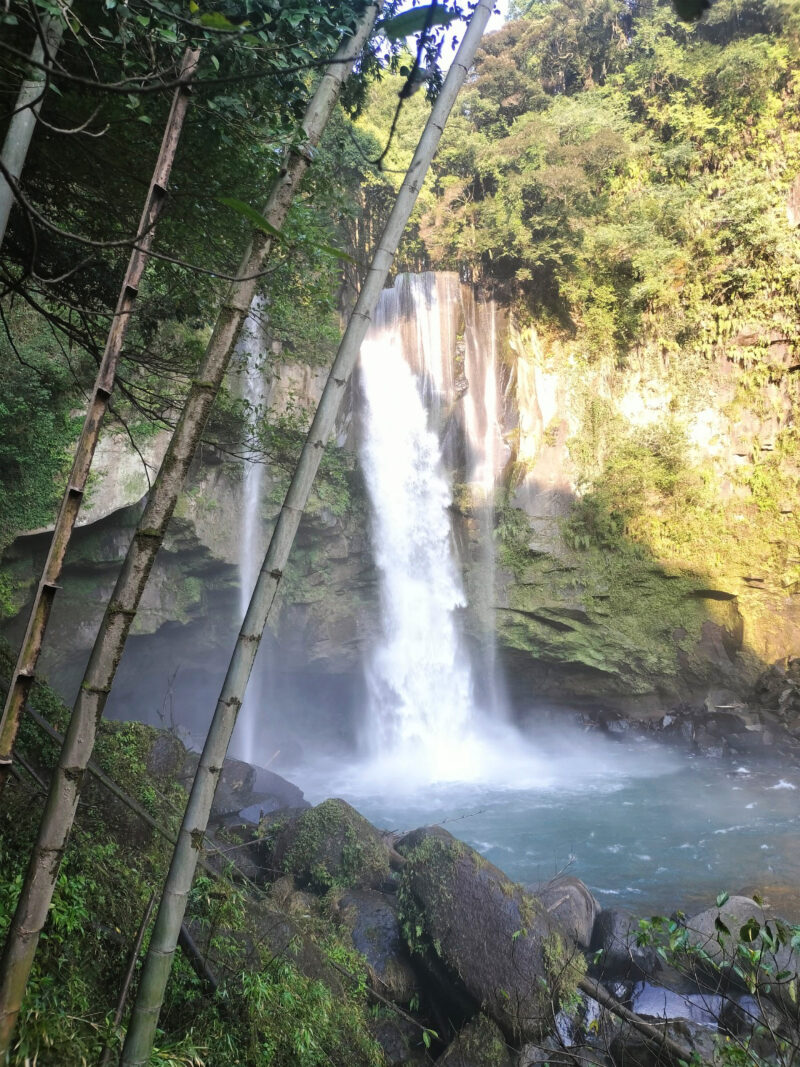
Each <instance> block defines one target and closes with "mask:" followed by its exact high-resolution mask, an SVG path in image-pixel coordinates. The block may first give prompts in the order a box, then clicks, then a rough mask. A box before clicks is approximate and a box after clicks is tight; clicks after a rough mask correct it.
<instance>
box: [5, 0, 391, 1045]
mask: <svg viewBox="0 0 800 1067" xmlns="http://www.w3.org/2000/svg"><path fill="white" fill-rule="evenodd" d="M381 7H382V0H373V2H372V3H370V4H369V5H368V6H367V8H366V9H365V11H364V12H363V14H362V16H361V18H360V19H359V21H358V24H357V26H356V29H355V31H354V32H353V34H352V35H351V36H349V37H347V38H346V40H345V41H344V42H343V43H342V45H341V46H340V48H339V49H338V50H337V52H336V54H335V55H334V56H333V58H332V59H331V61H330V64H329V65H328V68H327V70H326V72H325V74H324V75H323V77H322V78H321V79H320V83H319V85H318V87H317V89H316V92H315V93H314V96H313V97H312V99H311V101H310V103H309V106H308V109H307V110H306V114H305V117H304V119H303V130H304V133H305V135H306V137H305V140H304V142H303V144H302V145H300V146H298V147H295V148H293V149H292V150H290V151H289V153H288V154H287V157H286V159H285V161H284V165H283V167H282V168H281V170H280V172H279V174H278V176H277V178H276V180H275V182H274V184H273V187H272V191H271V193H270V196H269V199H268V201H267V206H266V208H265V210H264V217H265V218H266V220H267V222H268V224H269V226H270V227H271V229H272V231H273V232H274V231H278V230H280V228H281V226H282V225H283V223H284V221H285V219H286V215H287V214H288V211H289V207H290V206H291V203H292V200H293V198H294V194H295V192H296V191H297V189H298V188H299V186H300V182H301V181H302V179H303V177H304V175H305V172H306V170H307V169H308V167H309V166H310V164H311V162H312V159H313V156H314V149H315V148H316V146H317V145H318V144H319V141H320V138H321V137H322V133H323V131H324V129H325V126H326V125H327V122H328V119H329V118H330V116H331V114H332V112H333V109H334V107H335V105H336V101H337V100H338V98H339V94H340V92H341V88H342V85H343V84H344V82H345V80H346V79H347V77H348V76H349V74H350V72H351V71H352V69H353V66H354V64H355V61H356V59H357V58H358V56H359V55H360V54H361V51H362V49H363V47H364V45H365V44H366V43H367V41H368V40H369V37H370V34H371V33H372V28H373V25H374V23H375V19H376V18H377V15H378V12H379V11H380V9H381ZM272 247H273V237H272V236H271V235H270V234H269V233H265V232H263V231H259V232H257V233H256V234H255V235H254V237H253V240H252V242H251V245H250V247H249V249H248V250H247V252H246V253H245V255H244V257H243V259H242V262H241V263H240V266H239V271H238V274H237V278H238V279H240V280H238V281H236V282H234V283H232V285H231V286H230V288H229V290H228V294H227V297H226V299H225V301H224V303H223V306H222V308H221V310H220V312H219V315H218V316H217V321H216V324H215V326H214V330H213V332H212V335H211V339H210V340H209V343H208V346H207V348H206V353H205V358H204V360H203V365H202V367H201V369H200V372H199V374H198V377H197V378H196V379H194V381H193V382H192V384H191V388H190V389H189V394H188V396H187V399H186V402H185V404H184V406H183V409H182V411H181V413H180V415H179V417H178V422H177V425H176V427H175V431H174V433H173V435H172V438H171V440H170V443H169V446H168V448H167V452H166V455H165V456H164V459H163V460H162V463H161V467H160V469H159V472H158V475H157V476H156V480H155V482H154V484H153V488H152V490H151V491H150V494H149V497H148V500H147V504H146V506H145V509H144V512H143V513H142V516H141V518H140V520H139V523H138V526H137V528H136V532H135V533H134V536H133V541H132V543H131V545H130V546H129V548H128V552H127V555H126V557H125V560H124V562H123V565H122V569H121V571H120V574H119V577H118V578H117V582H116V585H115V586H114V592H113V593H112V595H111V600H110V601H109V604H108V606H107V608H106V611H105V614H104V616H103V620H102V622H101V624H100V630H99V631H98V634H97V637H96V639H95V643H94V646H93V648H92V652H91V655H90V658H89V663H88V665H87V667H86V671H85V673H84V677H83V682H82V683H81V687H80V690H79V692H78V696H77V698H76V701H75V705H74V707H73V710H72V716H71V718H70V722H69V726H68V728H67V733H66V738H65V741H64V745H63V747H62V750H61V754H60V756H59V761H58V766H57V767H56V770H55V772H54V774H53V776H52V779H51V783H50V792H49V794H48V798H47V803H46V805H45V810H44V814H43V816H42V821H41V824H40V827H39V835H38V838H37V841H36V844H35V845H34V848H33V852H32V854H31V859H30V863H29V866H28V871H27V874H26V876H25V881H24V883H23V886H22V892H21V894H20V897H19V901H18V903H17V909H16V912H15V915H14V919H13V920H12V923H11V926H10V928H9V932H8V935H7V938H6V943H5V947H4V950H3V956H2V959H0V1064H1V1063H3V1060H4V1057H5V1056H6V1055H7V1052H8V1048H9V1045H10V1042H11V1037H12V1034H13V1031H14V1026H15V1023H16V1018H17V1015H18V1014H19V1009H20V1004H21V1001H22V996H23V994H24V991H25V986H26V984H27V980H28V975H29V974H30V969H31V965H32V963H33V957H34V955H35V953H36V946H37V944H38V941H39V935H40V934H41V931H42V927H43V926H44V923H45V920H46V918H47V912H48V909H49V907H50V902H51V900H52V896H53V890H54V888H55V883H56V879H57V877H58V870H59V865H60V863H61V857H62V856H63V854H64V850H65V849H66V846H67V839H68V837H69V832H70V829H71V828H72V824H73V822H74V819H75V811H76V808H77V805H78V797H79V794H80V788H81V782H82V780H83V777H84V774H85V773H86V767H87V764H88V762H89V758H90V756H91V754H92V749H93V748H94V740H95V734H96V731H97V724H98V722H99V721H100V719H101V718H102V715H103V709H104V707H105V703H106V700H107V698H108V694H109V692H110V690H111V685H112V683H113V680H114V676H115V674H116V670H117V666H118V664H119V660H120V657H121V656H122V650H123V648H124V646H125V641H126V639H127V636H128V632H129V630H130V627H131V624H132V622H133V619H134V617H135V615H136V611H137V609H138V606H139V602H140V600H141V597H142V593H143V592H144V588H145V584H146V582H147V578H148V576H149V574H150V570H151V568H152V566H153V562H154V560H155V557H156V555H157V553H158V550H159V548H160V547H161V544H162V542H163V540H164V535H165V533H166V529H167V525H168V523H169V520H170V518H171V517H172V513H173V511H174V510H175V505H176V503H177V500H178V494H179V493H180V490H181V488H182V486H183V482H184V479H185V477H186V473H187V471H188V469H189V464H190V462H191V460H192V457H193V455H194V453H195V451H196V448H197V444H198V442H199V440H200V436H201V434H202V432H203V429H204V427H205V424H206V421H207V419H208V415H209V412H210V410H211V405H212V404H213V402H214V399H215V398H216V396H217V393H218V392H219V389H220V386H221V384H222V381H223V379H224V376H225V372H226V370H227V368H228V364H229V363H230V359H231V356H232V354H233V351H234V347H235V345H236V340H237V338H238V336H239V333H240V331H241V328H242V325H243V323H244V320H245V318H246V316H247V313H248V311H249V309H250V304H251V303H252V300H253V296H254V295H255V291H256V286H257V282H258V274H259V272H260V271H262V270H263V268H264V264H265V262H266V260H267V258H268V257H269V254H270V252H271V250H272Z"/></svg>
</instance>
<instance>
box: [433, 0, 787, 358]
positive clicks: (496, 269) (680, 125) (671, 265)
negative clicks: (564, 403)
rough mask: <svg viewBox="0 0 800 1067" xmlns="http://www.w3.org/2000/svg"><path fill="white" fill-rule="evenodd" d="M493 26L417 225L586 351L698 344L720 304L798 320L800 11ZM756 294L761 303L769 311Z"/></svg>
mask: <svg viewBox="0 0 800 1067" xmlns="http://www.w3.org/2000/svg"><path fill="white" fill-rule="evenodd" d="M525 12H526V14H525V17H524V18H523V19H521V20H520V21H518V22H515V23H512V24H511V25H509V26H508V27H507V28H505V29H504V30H502V31H500V32H499V33H498V34H496V35H494V36H493V37H491V38H489V39H488V40H487V42H486V44H485V46H484V52H483V54H482V56H481V57H479V59H478V62H477V66H476V72H477V73H476V77H475V79H474V80H473V81H472V82H471V84H470V87H469V89H468V91H467V92H466V93H465V94H464V96H463V97H462V103H461V114H460V115H459V116H457V117H456V118H455V121H454V122H453V123H452V125H451V126H450V127H448V130H447V132H446V133H445V137H444V139H443V145H442V149H441V152H440V155H439V159H438V162H437V166H436V185H435V188H436V192H437V194H438V196H437V200H436V202H435V203H434V204H433V206H432V207H430V209H429V212H428V214H427V216H426V217H425V218H424V219H423V220H422V226H421V232H422V235H423V238H424V240H425V243H426V247H427V248H428V250H429V252H430V254H431V256H432V258H433V260H434V261H435V262H436V263H437V264H441V265H443V266H448V267H456V266H459V267H462V268H463V266H464V265H465V264H468V265H471V266H473V267H474V268H477V269H479V270H480V271H482V272H483V273H484V274H489V275H491V276H492V277H493V278H494V279H495V280H497V281H499V282H501V283H503V284H505V285H507V286H508V287H509V288H510V289H511V290H512V292H513V293H514V294H515V295H516V297H517V300H518V302H519V303H520V304H524V305H525V306H526V307H527V308H528V309H533V310H534V312H535V313H536V314H537V316H538V317H539V319H540V321H542V320H543V319H545V320H546V319H547V318H548V317H549V319H550V321H551V322H552V323H553V325H554V326H558V327H559V328H562V327H566V328H567V329H569V330H570V331H571V332H572V336H573V344H572V350H573V352H574V353H575V354H576V356H578V357H579V358H583V359H585V360H588V361H598V360H602V359H610V360H612V361H613V360H614V359H624V358H625V357H626V355H627V352H628V351H629V349H630V347H631V345H632V344H634V343H635V344H636V345H639V346H640V345H642V344H643V343H646V342H653V343H655V344H658V345H660V346H662V347H663V348H664V349H665V350H666V351H676V350H677V348H678V347H682V348H683V349H684V350H685V349H686V347H687V346H691V345H695V346H697V347H698V348H699V347H700V346H701V345H702V343H703V334H704V332H705V331H706V330H707V327H708V324H709V323H710V322H712V321H713V320H714V318H715V316H716V313H717V311H718V309H719V308H720V307H721V306H723V307H724V306H728V307H735V308H738V309H739V312H740V314H745V311H744V302H745V301H747V302H748V304H747V310H746V314H747V316H748V318H749V320H750V321H753V319H754V318H755V319H756V320H757V321H761V322H763V323H764V324H767V323H771V322H774V321H776V320H777V319H780V321H787V322H789V323H791V322H793V321H796V319H797V310H798V309H797V299H798V297H797V290H796V285H795V283H794V281H793V280H792V279H796V276H797V268H798V252H797V245H796V241H794V240H793V237H792V234H791V231H790V230H789V229H788V228H787V226H786V222H785V196H786V192H787V189H788V187H789V184H790V183H791V181H792V180H793V179H794V176H795V175H796V174H797V172H798V169H800V122H798V119H797V115H798V111H797V104H796V101H797V93H798V80H797V74H796V70H795V68H794V66H793V64H792V62H791V59H790V57H791V56H792V54H793V53H794V51H795V50H796V47H797V40H796V34H797V28H798V27H797V19H796V18H794V17H792V15H791V14H790V12H789V11H788V10H787V9H786V8H785V7H779V6H777V5H769V6H766V7H765V6H764V5H761V4H756V3H748V4H745V5H744V7H742V6H741V5H734V4H733V3H728V2H726V0H720V2H718V3H716V4H715V5H714V7H713V10H712V11H711V12H710V13H709V16H708V17H707V18H706V19H705V20H704V21H703V23H702V24H700V25H697V26H691V27H687V26H686V25H683V24H681V23H680V22H679V20H678V19H677V17H676V16H675V14H674V12H673V11H672V9H671V6H670V5H669V4H668V3H667V2H666V0H648V2H647V3H645V4H639V5H636V7H635V8H633V9H632V8H631V7H630V6H629V5H625V4H622V3H616V2H607V0H581V2H580V3H579V4H577V5H576V4H564V3H559V2H554V3H551V4H546V5H532V6H531V5H529V6H527V7H526V8H525ZM754 301H756V302H757V305H758V306H757V307H756V306H754V303H753V302H754Z"/></svg>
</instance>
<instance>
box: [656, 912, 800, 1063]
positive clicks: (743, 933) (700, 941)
mask: <svg viewBox="0 0 800 1067" xmlns="http://www.w3.org/2000/svg"><path fill="white" fill-rule="evenodd" d="M728 899H729V898H728V894H727V893H721V894H720V895H719V896H718V897H717V901H716V905H717V908H718V909H720V910H719V913H718V914H717V916H716V918H715V921H714V933H713V935H711V936H710V937H708V938H705V939H704V938H702V937H700V936H698V932H697V931H694V930H692V928H691V926H690V925H687V922H686V916H685V915H684V914H683V913H682V912H678V913H676V914H675V915H674V916H672V917H670V918H666V917H665V916H662V915H655V916H653V917H652V918H649V919H640V920H639V928H638V931H637V934H636V943H637V945H639V946H649V947H651V948H654V949H655V951H656V952H657V953H658V955H659V956H660V957H661V959H662V960H663V961H664V962H665V963H666V964H667V965H668V966H669V967H670V968H672V969H673V971H674V972H675V973H677V974H679V975H686V976H688V977H689V978H691V979H692V980H693V981H695V980H697V979H698V978H699V979H700V981H701V982H702V983H703V985H704V986H705V987H706V988H712V987H713V988H717V989H721V990H727V989H729V988H730V983H731V982H732V981H733V982H734V983H735V984H736V985H738V986H739V987H741V988H744V989H746V990H747V992H748V994H749V995H750V997H752V998H754V1002H755V1008H754V1010H753V1012H752V1015H751V1017H750V1020H749V1022H750V1025H748V1027H747V1028H746V1029H745V1030H744V1032H743V1033H741V1034H737V1035H735V1036H734V1037H733V1039H732V1037H731V1036H730V1035H728V1036H725V1037H723V1036H722V1034H720V1035H719V1036H718V1037H717V1050H716V1058H715V1063H719V1064H720V1065H721V1067H739V1065H740V1064H741V1065H744V1064H751V1065H754V1067H761V1065H762V1064H764V1065H766V1064H777V1065H779V1067H788V1065H789V1064H791V1063H793V1062H794V1060H795V1058H796V1055H797V1039H796V1033H795V1032H794V1031H793V1029H792V1027H791V1026H786V1025H784V1024H782V1023H781V1022H780V1021H778V1022H776V1021H775V1006H774V1004H771V1003H770V1000H773V1001H776V1002H777V1003H780V1002H781V1000H782V999H783V1000H784V1002H785V1003H788V1004H789V1005H791V1007H790V1011H789V1015H790V1016H791V1014H793V1012H794V1010H795V1005H796V1003H797V974H796V968H795V967H794V965H793V964H792V963H791V960H792V957H791V956H790V950H793V951H794V952H796V950H797V948H798V946H800V926H793V925H791V924H789V923H786V922H784V921H783V920H782V919H777V918H768V919H766V921H765V922H763V924H762V923H760V922H759V921H758V920H757V919H756V918H755V917H750V918H748V919H746V920H745V921H744V922H743V923H742V924H741V925H740V924H739V923H736V926H735V928H734V929H733V930H731V929H730V928H729V926H728V923H726V921H725V918H724V917H723V916H725V917H727V916H726V913H725V911H724V907H725V904H726V903H727V901H728ZM755 900H756V903H757V904H761V901H760V900H759V898H758V897H756V898H755ZM728 921H730V919H729V920H728ZM786 960H788V961H789V963H788V967H789V968H790V969H787V963H786V962H785V961H786Z"/></svg>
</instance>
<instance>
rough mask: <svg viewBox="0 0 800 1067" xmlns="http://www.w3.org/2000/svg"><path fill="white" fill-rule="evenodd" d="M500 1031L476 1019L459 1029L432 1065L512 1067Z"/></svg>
mask: <svg viewBox="0 0 800 1067" xmlns="http://www.w3.org/2000/svg"><path fill="white" fill-rule="evenodd" d="M513 1062H514V1060H513V1058H512V1054H511V1050H510V1049H509V1047H508V1045H507V1044H506V1042H505V1038H504V1037H503V1031H502V1030H501V1029H500V1027H499V1026H498V1025H497V1023H495V1022H492V1020H491V1019H489V1018H487V1017H486V1016H485V1015H476V1016H475V1017H474V1018H473V1019H470V1021H469V1022H468V1023H467V1024H466V1026H464V1027H463V1029H461V1030H460V1031H459V1032H458V1033H457V1034H456V1036H455V1037H454V1038H453V1040H452V1041H451V1042H450V1044H449V1045H448V1046H447V1049H446V1050H445V1052H444V1054H443V1055H442V1056H440V1057H439V1059H438V1060H437V1061H436V1063H437V1064H440V1065H441V1067H512V1065H513Z"/></svg>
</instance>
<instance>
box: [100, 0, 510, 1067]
mask: <svg viewBox="0 0 800 1067" xmlns="http://www.w3.org/2000/svg"><path fill="white" fill-rule="evenodd" d="M492 8H493V0H479V3H478V5H477V7H476V8H475V10H474V12H473V15H472V18H471V19H470V23H469V26H468V28H467V31H466V33H465V35H464V39H463V40H462V42H461V45H460V46H459V49H458V52H457V54H456V57H455V59H454V61H453V64H452V66H451V67H450V70H449V71H448V72H447V77H446V78H445V81H444V85H443V86H442V89H441V92H440V93H439V96H438V97H437V99H436V102H435V104H434V106H433V109H432V111H431V114H430V116H429V118H428V121H427V123H426V125H425V129H424V131H423V133H422V136H421V138H420V141H419V144H418V145H417V149H416V151H415V153H414V156H413V159H412V160H411V165H410V166H409V169H408V172H407V173H406V176H405V178H404V180H403V184H402V186H401V188H400V191H399V193H398V195H397V200H396V201H395V204H394V207H393V208H392V212H391V214H390V216H389V219H388V221H387V223H386V226H385V227H384V230H383V233H382V235H381V238H380V240H379V242H378V248H377V251H376V252H375V255H374V257H373V260H372V263H371V265H370V268H369V270H368V272H367V276H366V279H365V281H364V285H363V288H362V289H361V293H360V294H359V297H358V300H357V302H356V306H355V308H354V310H353V313H352V315H351V316H350V321H349V323H348V325H347V329H346V331H345V334H344V337H343V338H342V342H341V344H340V346H339V350H338V352H337V355H336V359H335V360H334V363H333V367H332V368H331V371H330V374H329V376H328V380H327V382H326V384H325V388H324V390H323V393H322V397H321V399H320V402H319V406H318V408H317V411H316V414H315V416H314V421H313V422H312V424H311V429H310V430H309V432H308V436H307V437H306V441H305V444H304V445H303V450H302V452H301V455H300V459H299V460H298V463H297V467H296V469H295V472H294V475H293V477H292V481H291V485H290V486H289V490H288V492H287V494H286V499H285V500H284V502H283V506H282V508H281V511H280V514H279V516H278V521H277V523H276V526H275V529H274V531H273V534H272V538H271V540H270V544H269V547H268V549H267V553H266V556H265V558H264V562H263V564H262V567H261V572H260V573H259V576H258V581H257V582H256V587H255V590H254V591H253V595H252V598H251V600H250V606H249V607H248V609H247V614H246V615H245V619H244V623H243V624H242V629H241V632H240V634H239V637H238V639H237V642H236V646H235V649H234V652H233V656H232V658H231V661H230V665H229V667H228V672H227V675H226V677H225V681H224V683H223V686H222V691H221V693H220V696H219V700H218V702H217V707H216V710H215V712H214V717H213V719H212V722H211V727H210V729H209V732H208V736H207V737H206V742H205V745H204V747H203V753H202V755H201V757H200V763H199V764H198V767H197V771H196V773H195V778H194V781H193V783H192V790H191V793H190V794H189V803H188V805H187V808H186V814H185V816H184V819H183V823H182V825H181V829H180V834H179V841H178V845H177V847H176V849H175V853H174V855H173V858H172V863H171V865H170V870H169V874H168V876H167V881H166V884H165V886H164V892H163V895H162V897H161V902H160V904H159V909H158V917H157V918H156V923H155V927H154V929H153V937H152V939H151V941H150V947H149V949H148V952H147V958H146V960H145V964H144V970H143V972H142V980H141V982H140V983H139V989H138V992H137V996H136V1001H135V1003H134V1008H133V1014H132V1016H131V1022H130V1024H129V1028H128V1035H127V1037H126V1039H125V1045H124V1047H123V1051H122V1060H121V1061H120V1062H121V1067H144V1065H145V1064H146V1063H147V1062H148V1060H149V1058H150V1051H151V1049H152V1045H153V1038H154V1036H155V1031H156V1026H157V1023H158V1017H159V1014H160V1011H161V1004H162V1001H163V998H164V991H165V989H166V985H167V980H168V978H169V973H170V970H171V967H172V959H173V956H174V954H175V948H176V945H177V942H178V934H179V932H180V926H181V923H182V921H183V916H184V913H185V910H186V903H187V900H188V895H189V890H190V889H191V885H192V880H193V878H194V872H195V868H196V865H197V855H198V851H199V847H200V843H201V842H202V839H203V835H204V834H205V831H206V827H207V825H208V818H209V815H210V812H211V805H212V802H213V799H214V792H215V790H216V786H217V781H218V779H219V775H220V772H221V769H222V764H223V761H224V759H225V754H226V752H227V750H228V744H229V742H230V739H231V734H232V733H233V728H234V725H235V723H236V717H237V715H238V713H239V709H240V708H241V706H242V701H243V699H244V693H245V689H246V687H247V682H248V679H249V677H250V671H251V669H252V666H253V661H254V660H255V657H256V652H257V651H258V645H259V642H260V640H261V635H262V633H263V631H264V627H265V626H266V623H267V620H268V618H269V614H270V611H271V609H272V606H273V604H274V602H275V596H276V594H277V591H278V586H279V584H280V580H281V576H282V573H283V569H284V567H285V566H286V562H287V560H288V557H289V552H290V550H291V547H292V543H293V541H294V537H295V533H296V532H297V528H298V526H299V524H300V519H301V517H302V514H303V511H304V509H305V505H306V502H307V500H308V496H309V493H310V491H311V486H312V483H313V480H314V476H315V475H316V472H317V469H318V467H319V464H320V460H321V458H322V453H323V450H324V447H325V445H326V443H327V441H328V438H329V437H330V434H331V431H332V430H333V427H334V422H335V420H336V414H337V412H338V410H339V406H340V403H341V399H342V396H343V395H344V389H345V386H346V384H347V382H348V380H349V378H350V375H351V373H352V371H353V368H354V367H355V364H356V360H357V359H358V353H359V351H360V348H361V343H362V341H363V340H364V337H365V335H366V332H367V328H368V326H369V323H370V320H371V318H372V315H373V313H374V311H375V307H376V305H377V302H378V298H379V297H380V294H381V291H382V290H383V287H384V285H385V284H386V279H387V277H388V274H389V269H390V267H391V265H392V261H393V259H394V255H395V252H396V251H397V246H398V244H399V241H400V238H401V236H402V234H403V231H404V229H405V227H406V224H407V222H408V219H409V216H410V215H411V212H412V210H413V208H414V205H415V203H416V201H417V197H418V196H419V192H420V190H421V188H422V183H423V181H424V179H425V175H426V173H427V171H428V168H429V166H430V163H431V160H432V159H433V156H434V153H435V152H436V149H437V147H438V144H439V140H440V138H441V135H442V132H443V130H444V126H445V123H446V122H447V119H448V117H449V115H450V111H451V109H452V107H453V104H454V103H455V99H456V96H457V95H458V92H459V90H460V88H461V86H462V84H463V82H464V80H465V78H466V76H467V73H468V70H469V67H470V66H471V65H472V61H473V58H474V55H475V51H476V49H477V47H478V44H479V42H480V39H481V36H482V35H483V30H484V27H485V26H486V23H487V22H488V20H489V16H490V15H491V13H492Z"/></svg>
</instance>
